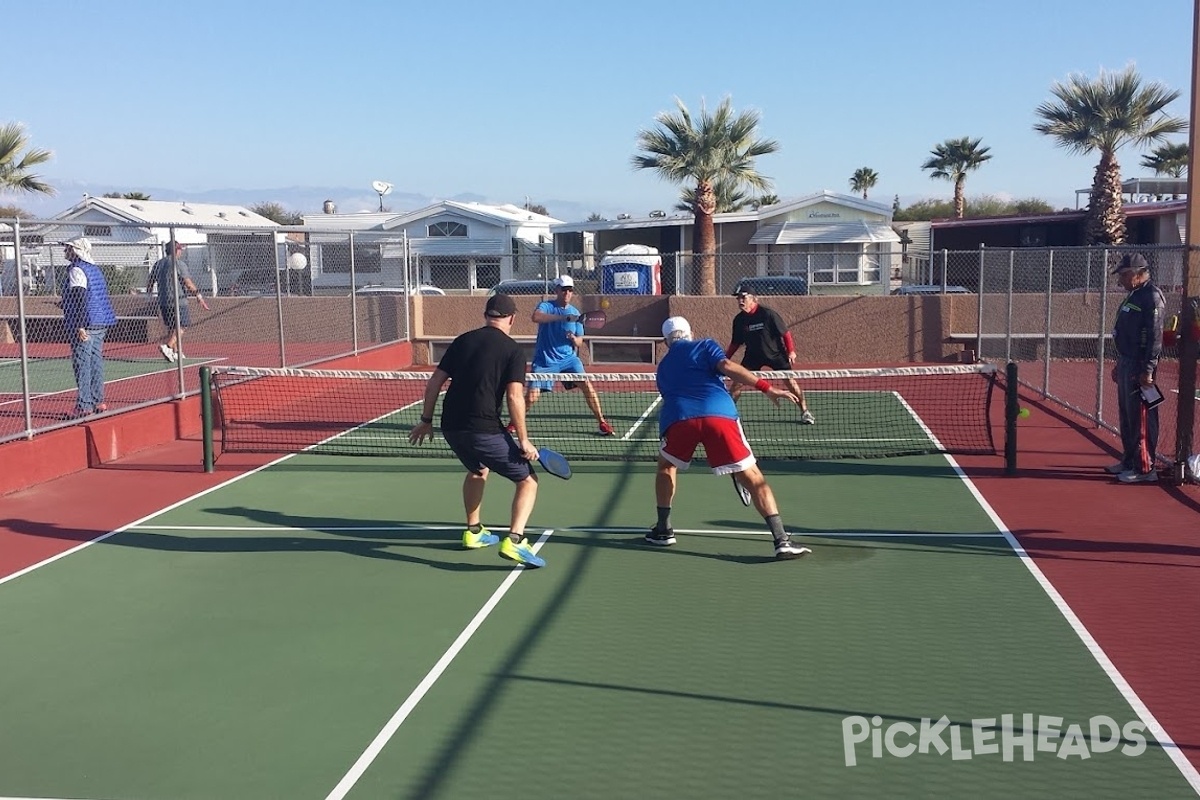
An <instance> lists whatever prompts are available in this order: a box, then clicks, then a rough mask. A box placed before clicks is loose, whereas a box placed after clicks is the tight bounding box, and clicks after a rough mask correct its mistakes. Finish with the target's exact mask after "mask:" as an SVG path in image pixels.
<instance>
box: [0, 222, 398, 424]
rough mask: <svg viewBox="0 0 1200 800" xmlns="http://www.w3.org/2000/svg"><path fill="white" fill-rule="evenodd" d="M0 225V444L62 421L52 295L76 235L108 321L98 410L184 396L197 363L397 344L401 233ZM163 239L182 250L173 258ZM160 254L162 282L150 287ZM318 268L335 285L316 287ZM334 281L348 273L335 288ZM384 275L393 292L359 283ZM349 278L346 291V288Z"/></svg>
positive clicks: (298, 358)
mask: <svg viewBox="0 0 1200 800" xmlns="http://www.w3.org/2000/svg"><path fill="white" fill-rule="evenodd" d="M3 222H4V223H5V224H3V225H0V442H3V441H9V440H12V439H17V438H27V437H29V436H32V435H33V434H34V433H37V432H40V431H46V430H53V429H55V428H59V427H63V426H65V425H69V424H73V423H74V420H71V419H69V416H70V415H71V414H72V413H73V411H74V410H75V406H76V396H77V392H76V376H75V371H74V364H73V360H72V346H71V344H70V336H71V334H70V332H68V331H67V330H66V328H65V325H64V322H63V308H62V292H63V288H64V282H65V281H66V280H67V273H68V268H69V266H70V265H69V263H68V261H67V257H66V252H65V248H64V243H66V242H69V241H71V240H74V239H77V238H81V237H82V238H86V239H87V240H88V241H89V242H90V243H91V259H90V260H91V261H92V262H93V263H95V264H96V266H97V267H99V269H100V271H101V273H102V274H103V276H104V279H105V282H106V284H107V289H108V295H109V298H110V300H111V303H112V306H113V310H114V312H115V314H116V318H117V320H116V324H115V325H113V326H112V327H110V328H109V329H108V330H107V333H106V335H105V341H104V348H103V356H104V365H105V369H104V380H105V391H104V406H105V412H104V413H114V412H117V411H121V410H126V409H130V408H137V407H142V406H148V405H152V404H155V403H159V402H162V401H164V400H170V399H176V398H181V397H184V396H186V395H188V394H192V393H195V392H196V391H197V389H198V367H199V366H200V365H204V364H210V365H214V366H217V365H222V364H224V365H233V364H239V365H247V366H283V367H301V366H311V365H317V364H321V363H323V362H326V361H328V360H330V359H333V358H337V357H341V356H346V355H353V354H356V353H359V352H361V351H362V350H364V349H367V348H371V347H374V346H377V345H382V344H386V343H390V342H399V341H405V340H407V339H408V338H409V324H410V315H411V308H410V305H409V302H408V295H409V289H408V288H407V287H408V286H409V285H410V281H408V280H406V278H405V273H406V268H407V261H406V256H405V247H404V242H403V241H402V240H401V241H390V240H388V241H368V242H358V241H356V240H355V235H354V234H353V233H349V232H342V233H336V234H330V233H322V234H321V235H319V236H318V235H315V234H314V233H312V232H310V231H306V230H304V229H292V228H279V229H268V230H262V229H258V230H245V229H242V230H239V229H235V228H220V229H205V228H198V227H197V228H189V227H186V226H171V227H166V228H161V229H155V230H150V229H147V228H146V227H145V226H138V225H124V224H118V223H109V222H105V223H103V224H98V223H83V222H64V221H60V220H49V221H33V222H30V221H18V220H9V221H3ZM172 240H174V241H176V242H178V243H179V244H180V245H182V249H181V250H180V251H179V252H178V255H177V256H176V258H175V259H174V260H172V259H170V258H169V253H168V247H167V243H169V242H170V241H172ZM164 258H167V264H166V272H165V273H163V274H164V275H165V278H166V279H165V280H163V281H154V282H152V281H151V273H152V270H153V269H154V265H155V264H156V263H157V262H159V261H160V259H164ZM356 272H361V275H357V274H356ZM326 274H328V275H329V276H332V278H333V279H335V280H328V279H326V280H324V281H323V280H322V278H323V277H324V276H325V275H326ZM342 276H345V277H346V278H347V279H348V280H346V281H345V282H344V284H342V283H338V282H336V279H338V278H341V277H342ZM360 277H361V278H364V279H365V280H358V282H357V283H355V282H354V279H355V278H360ZM185 279H186V280H185ZM385 281H386V282H387V283H386V284H385V286H386V285H390V286H395V287H397V288H396V290H395V291H382V292H374V291H369V290H367V289H366V288H365V287H366V286H367V284H368V283H381V284H383V283H384V282H385ZM322 283H324V284H325V285H322ZM355 285H357V286H359V287H360V289H359V292H358V293H355V292H351V291H350V287H351V286H355ZM189 287H194V290H195V292H197V293H198V294H199V295H200V296H202V297H203V298H204V301H205V305H207V308H203V307H202V306H201V304H200V302H199V300H198V299H196V297H195V296H193V289H192V288H189ZM322 295H324V296H322ZM167 345H171V346H172V347H171V348H170V349H168V348H167Z"/></svg>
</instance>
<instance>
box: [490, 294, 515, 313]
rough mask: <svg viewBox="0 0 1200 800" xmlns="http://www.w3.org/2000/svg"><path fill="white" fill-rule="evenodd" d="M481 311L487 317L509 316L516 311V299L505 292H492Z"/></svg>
mask: <svg viewBox="0 0 1200 800" xmlns="http://www.w3.org/2000/svg"><path fill="white" fill-rule="evenodd" d="M483 313H484V314H486V315H488V316H489V317H497V318H499V317H511V316H512V315H513V314H515V313H517V301H516V300H513V299H512V298H511V297H509V296H508V295H506V294H494V295H492V296H491V297H489V298H488V301H487V307H486V308H484V310H483Z"/></svg>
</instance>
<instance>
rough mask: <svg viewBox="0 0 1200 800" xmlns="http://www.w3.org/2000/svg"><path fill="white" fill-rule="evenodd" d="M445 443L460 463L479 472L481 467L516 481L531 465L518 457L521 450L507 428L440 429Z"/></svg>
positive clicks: (527, 475)
mask: <svg viewBox="0 0 1200 800" xmlns="http://www.w3.org/2000/svg"><path fill="white" fill-rule="evenodd" d="M442 436H444V437H445V438H446V444H448V445H450V449H451V450H453V451H454V455H456V456H458V460H459V461H460V462H462V465H463V466H464V467H466V468H467V469H468V470H470V471H471V472H473V473H475V474H476V475H479V474H480V473H482V472H483V470H484V468H485V467H486V468H487V469H489V470H491V471H492V472H494V473H496V474H497V475H503V476H504V477H505V478H508V479H509V480H510V481H512V482H513V483H519V482H520V481H523V480H525V479H526V478H528V477H529V476H530V475H532V474H533V466H532V465H530V463H529V462H528V461H526V460H525V459H524V458H522V457H521V450H520V448H518V447H517V443H516V442H515V441H513V438H512V436H510V435H509V434H508V431H501V432H500V433H476V432H475V431H442Z"/></svg>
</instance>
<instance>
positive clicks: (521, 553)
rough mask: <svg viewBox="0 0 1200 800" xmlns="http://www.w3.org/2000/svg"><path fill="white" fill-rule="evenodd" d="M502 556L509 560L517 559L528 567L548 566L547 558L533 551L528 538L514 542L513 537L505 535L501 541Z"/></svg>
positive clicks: (516, 560)
mask: <svg viewBox="0 0 1200 800" xmlns="http://www.w3.org/2000/svg"><path fill="white" fill-rule="evenodd" d="M500 557H501V558H507V559H508V560H509V561H515V562H517V563H518V564H524V565H525V566H527V567H534V568H537V567H544V566H546V560H545V559H544V558H541V557H540V556H539V555H538V554H537V553H535V552H533V548H532V547H531V546H530V545H529V540H528V539H522V540H521V541H520V542H514V541H513V540H512V539H511V538H509V537H507V536H506V537H504V538H503V539H502V540H501V541H500Z"/></svg>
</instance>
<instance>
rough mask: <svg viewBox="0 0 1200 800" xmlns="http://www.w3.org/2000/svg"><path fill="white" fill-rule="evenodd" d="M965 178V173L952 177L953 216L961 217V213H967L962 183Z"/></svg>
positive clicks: (965, 196)
mask: <svg viewBox="0 0 1200 800" xmlns="http://www.w3.org/2000/svg"><path fill="white" fill-rule="evenodd" d="M966 179H967V176H966V175H965V174H963V175H959V176H958V177H957V178H955V179H954V216H956V217H958V218H959V219H962V218H963V215H964V214H966V213H967V195H966V192H964V191H963V184H964V183H965V182H966Z"/></svg>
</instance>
